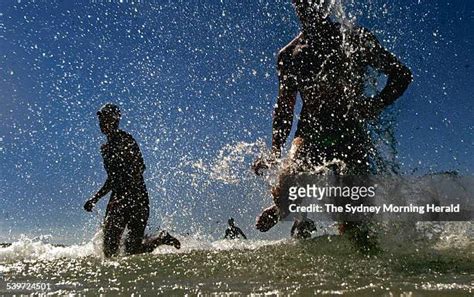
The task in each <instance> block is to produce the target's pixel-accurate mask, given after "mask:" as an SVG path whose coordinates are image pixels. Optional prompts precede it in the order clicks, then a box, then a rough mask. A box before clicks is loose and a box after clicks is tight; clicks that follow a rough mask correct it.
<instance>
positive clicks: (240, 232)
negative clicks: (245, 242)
mask: <svg viewBox="0 0 474 297" xmlns="http://www.w3.org/2000/svg"><path fill="white" fill-rule="evenodd" d="M237 231H238V232H239V234H240V236H242V238H243V239H247V236H245V234H244V232H242V229H240V228H238V227H237Z"/></svg>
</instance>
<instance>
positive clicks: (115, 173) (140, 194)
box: [84, 104, 180, 257]
mask: <svg viewBox="0 0 474 297" xmlns="http://www.w3.org/2000/svg"><path fill="white" fill-rule="evenodd" d="M97 116H98V118H99V126H100V130H101V132H102V133H103V134H105V135H106V136H107V142H106V143H105V144H103V145H102V147H101V153H102V158H103V160H104V167H105V171H106V172H107V180H106V181H105V183H104V185H103V186H102V187H101V188H100V190H99V191H98V192H97V193H96V194H95V195H94V196H93V197H92V198H91V199H89V200H88V201H87V202H86V203H85V204H84V209H85V210H86V211H89V212H90V211H92V209H93V207H94V205H95V204H96V203H97V202H98V201H99V199H101V198H102V197H104V196H105V195H106V194H107V193H109V192H112V193H111V195H110V199H109V203H108V204H107V211H106V213H105V220H104V224H103V230H104V254H105V256H106V257H111V256H113V255H116V254H117V252H118V249H119V245H120V239H121V237H122V234H123V232H124V230H125V228H126V227H128V230H129V233H128V237H127V239H126V241H125V251H126V252H127V253H128V254H137V253H142V252H150V251H152V250H153V248H154V247H156V246H158V245H160V244H169V245H174V246H175V247H176V248H179V247H180V243H179V241H178V240H177V239H176V238H174V237H172V236H171V235H169V234H168V233H167V232H161V233H160V234H159V235H158V236H155V237H147V238H146V240H144V235H145V227H146V224H147V221H148V215H149V211H150V208H149V200H148V192H147V189H146V186H145V181H144V179H143V172H144V171H145V163H144V162H143V158H142V154H141V152H140V148H139V147H138V144H137V142H136V141H135V139H133V137H132V136H131V135H130V134H128V133H127V132H125V131H122V130H120V129H119V122H120V117H121V114H120V110H119V108H118V107H117V106H116V105H113V104H106V105H104V106H103V107H102V108H101V109H100V110H99V111H98V112H97Z"/></svg>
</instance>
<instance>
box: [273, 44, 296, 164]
mask: <svg viewBox="0 0 474 297" xmlns="http://www.w3.org/2000/svg"><path fill="white" fill-rule="evenodd" d="M289 68H290V59H289V58H288V54H287V53H286V51H285V50H283V51H282V52H280V53H279V55H278V80H279V90H278V99H277V103H276V105H275V109H274V111H273V133H272V152H273V154H275V156H276V157H280V155H281V149H282V147H283V146H284V145H285V142H286V139H287V138H288V135H289V134H290V131H291V125H292V124H293V116H294V111H295V102H296V95H297V87H296V82H295V78H294V77H293V76H292V75H291V74H290V69H289Z"/></svg>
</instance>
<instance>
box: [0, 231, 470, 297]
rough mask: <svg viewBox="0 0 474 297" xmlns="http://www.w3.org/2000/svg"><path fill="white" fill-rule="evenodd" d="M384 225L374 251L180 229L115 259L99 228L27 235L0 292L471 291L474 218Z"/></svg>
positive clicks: (2, 261) (9, 253)
mask: <svg viewBox="0 0 474 297" xmlns="http://www.w3.org/2000/svg"><path fill="white" fill-rule="evenodd" d="M413 227H414V228H413ZM384 230H385V231H382V229H381V231H380V232H381V233H380V236H379V242H380V248H381V251H380V252H378V253H375V254H369V255H367V254H364V253H361V252H360V251H358V250H357V249H355V247H354V245H353V244H352V242H350V241H349V240H348V239H347V238H345V237H343V236H335V235H324V236H319V237H317V238H313V239H309V240H300V241H297V240H290V239H281V240H247V241H246V240H234V241H232V240H214V241H213V240H206V239H204V238H197V237H182V236H180V237H179V238H180V239H181V241H182V244H183V247H182V249H180V250H175V249H174V248H171V247H168V246H162V247H158V248H157V249H156V250H155V251H154V252H153V253H151V254H143V255H134V256H119V257H116V258H112V259H105V258H103V256H102V254H101V252H100V237H101V235H100V234H96V236H95V237H94V239H93V240H91V241H90V242H89V243H87V244H84V245H72V246H54V245H51V244H47V243H44V242H41V241H33V240H30V239H27V238H23V239H21V240H19V241H17V242H14V243H13V244H11V245H10V246H5V247H2V248H0V271H1V275H2V277H3V280H2V281H1V287H0V293H1V294H12V293H15V292H16V293H20V292H22V293H31V292H32V291H28V290H7V289H6V285H7V283H46V284H49V291H48V292H49V293H54V294H68V293H74V294H87V295H92V294H93V295H96V294H97V293H103V294H105V295H116V294H118V293H120V294H124V295H130V294H132V293H135V294H142V295H155V294H163V295H183V294H190V295H200V294H201V295H225V296H234V295H249V294H250V295H254V296H269V295H270V296H278V295H313V294H322V295H329V296H332V295H340V294H344V295H345V296H446V295H447V294H449V295H450V296H472V294H474V241H473V238H474V237H473V230H474V228H473V224H472V223H466V222H464V223H459V222H458V223H443V224H441V223H418V224H417V225H415V226H404V225H403V224H399V225H398V226H397V225H386V226H385V227H384ZM387 230H390V231H388V232H387ZM410 230H411V231H410ZM414 230H416V231H414Z"/></svg>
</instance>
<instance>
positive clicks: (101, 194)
mask: <svg viewBox="0 0 474 297" xmlns="http://www.w3.org/2000/svg"><path fill="white" fill-rule="evenodd" d="M110 191H112V179H111V178H110V177H107V180H106V181H105V183H104V184H103V185H102V187H101V188H100V189H99V191H97V193H95V195H94V196H93V197H92V198H91V199H90V201H91V202H92V203H93V204H96V203H97V202H99V200H100V199H101V198H102V197H104V196H105V195H107V194H108V193H109V192H110Z"/></svg>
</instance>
